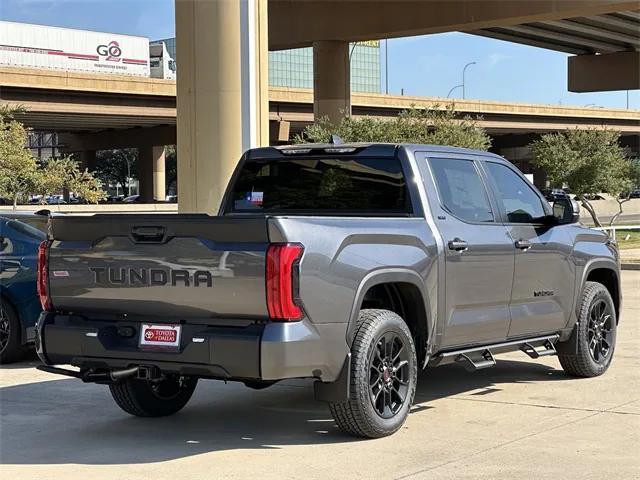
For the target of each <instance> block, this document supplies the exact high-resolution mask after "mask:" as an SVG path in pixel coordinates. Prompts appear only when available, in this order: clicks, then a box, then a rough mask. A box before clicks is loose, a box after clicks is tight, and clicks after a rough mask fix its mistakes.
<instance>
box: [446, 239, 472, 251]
mask: <svg viewBox="0 0 640 480" xmlns="http://www.w3.org/2000/svg"><path fill="white" fill-rule="evenodd" d="M448 245H449V250H455V251H456V252H463V251H465V250H466V249H467V248H469V244H468V243H467V242H465V241H464V240H462V239H460V238H458V237H456V238H454V239H453V240H449V243H448Z"/></svg>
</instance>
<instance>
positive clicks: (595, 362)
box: [558, 282, 617, 378]
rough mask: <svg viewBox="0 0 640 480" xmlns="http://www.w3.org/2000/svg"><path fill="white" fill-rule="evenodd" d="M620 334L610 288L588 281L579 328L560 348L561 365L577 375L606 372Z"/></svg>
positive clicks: (583, 293)
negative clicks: (617, 336) (617, 334)
mask: <svg viewBox="0 0 640 480" xmlns="http://www.w3.org/2000/svg"><path fill="white" fill-rule="evenodd" d="M616 333H617V317H616V309H615V306H614V304H613V300H612V298H611V295H610V294H609V291H608V290H607V289H606V287H605V286H604V285H602V284H601V283H597V282H587V283H586V284H585V287H584V290H583V292H582V303H581V306H580V314H579V318H578V324H577V325H576V329H575V331H574V332H573V334H572V336H571V339H570V340H569V341H568V342H567V343H566V344H564V345H561V347H560V348H559V349H558V358H559V360H560V365H562V368H563V369H564V371H565V372H567V373H568V374H569V375H573V376H574V377H583V378H589V377H597V376H599V375H602V374H603V373H604V372H606V371H607V369H608V368H609V365H611V360H612V359H613V353H614V351H615V346H616Z"/></svg>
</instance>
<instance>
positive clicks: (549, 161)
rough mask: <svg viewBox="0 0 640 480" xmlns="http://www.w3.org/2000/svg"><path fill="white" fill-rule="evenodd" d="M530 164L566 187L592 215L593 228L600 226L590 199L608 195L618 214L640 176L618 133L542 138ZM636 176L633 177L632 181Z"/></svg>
mask: <svg viewBox="0 0 640 480" xmlns="http://www.w3.org/2000/svg"><path fill="white" fill-rule="evenodd" d="M531 146H532V151H533V163H534V165H536V166H538V167H540V168H542V169H543V170H544V171H545V172H546V173H547V175H548V177H549V181H550V182H551V186H553V187H558V188H562V187H563V186H565V185H566V186H568V187H569V188H570V189H571V192H572V193H574V194H576V196H577V197H578V199H579V200H580V203H581V204H582V206H583V207H584V208H585V209H586V210H587V211H588V212H589V213H590V214H591V217H592V218H593V222H594V223H595V224H596V226H599V227H600V226H602V223H601V222H600V220H599V218H598V215H597V213H596V211H595V209H594V207H593V205H592V204H591V202H590V201H589V197H590V196H592V195H596V194H599V193H607V194H609V195H611V196H613V197H614V198H615V199H616V201H617V202H618V206H619V212H618V214H617V215H615V216H614V217H613V218H612V219H611V221H610V222H609V224H610V225H613V223H614V222H615V221H616V220H617V219H618V217H619V216H620V214H621V213H622V208H623V204H624V203H625V202H626V201H627V200H628V199H629V197H628V195H627V196H626V197H625V196H622V198H621V194H622V193H623V192H628V191H630V190H631V189H632V188H633V186H634V182H637V181H638V177H640V171H639V168H640V167H638V166H637V165H636V164H634V162H633V161H632V160H631V158H630V157H629V154H628V152H627V150H626V149H625V148H623V147H622V146H621V145H620V133H619V132H616V131H613V130H596V129H588V130H577V129H576V130H567V131H564V132H559V133H550V134H546V135H543V136H542V137H541V138H540V139H539V140H536V141H535V142H533V143H532V145H531ZM634 177H635V178H634Z"/></svg>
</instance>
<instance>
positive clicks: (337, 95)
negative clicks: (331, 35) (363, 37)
mask: <svg viewBox="0 0 640 480" xmlns="http://www.w3.org/2000/svg"><path fill="white" fill-rule="evenodd" d="M349 64H350V62H349V43H348V42H342V41H335V40H325V41H319V42H314V43H313V114H314V117H315V118H316V119H318V118H321V117H328V118H329V120H330V121H331V122H332V123H337V122H339V121H340V119H341V118H342V117H343V116H345V115H351V86H350V74H349V69H350V65H349Z"/></svg>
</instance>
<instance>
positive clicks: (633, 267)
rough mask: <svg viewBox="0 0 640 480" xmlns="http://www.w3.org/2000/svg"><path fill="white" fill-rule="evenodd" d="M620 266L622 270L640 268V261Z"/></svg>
mask: <svg viewBox="0 0 640 480" xmlns="http://www.w3.org/2000/svg"><path fill="white" fill-rule="evenodd" d="M620 268H621V269H622V270H640V263H623V264H622V265H621V266H620Z"/></svg>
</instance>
